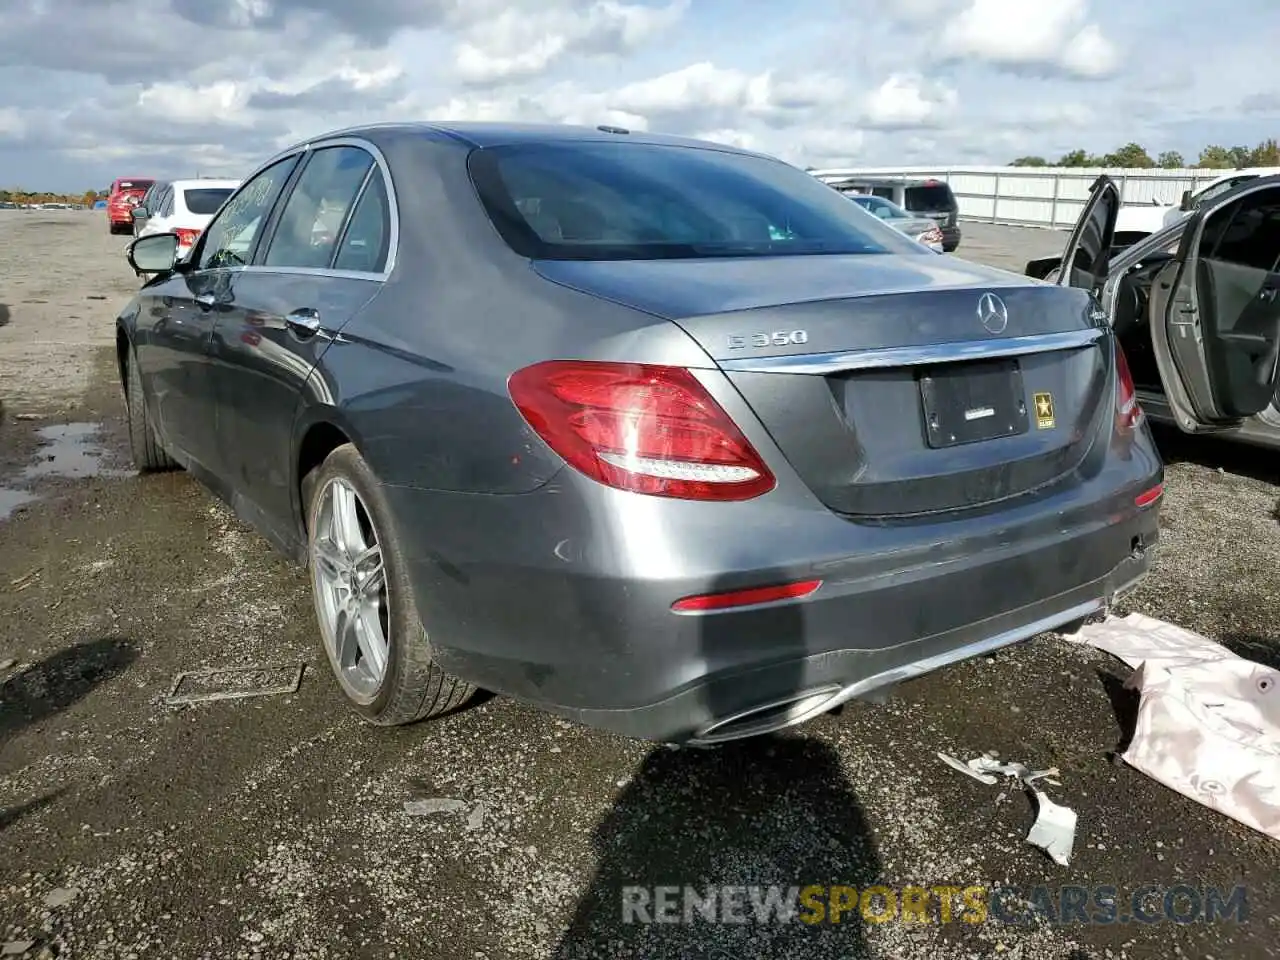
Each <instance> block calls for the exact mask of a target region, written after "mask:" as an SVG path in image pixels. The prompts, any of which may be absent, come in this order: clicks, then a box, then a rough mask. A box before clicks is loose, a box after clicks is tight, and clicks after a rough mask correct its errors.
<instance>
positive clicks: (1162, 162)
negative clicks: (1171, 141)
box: [1156, 150, 1187, 170]
mask: <svg viewBox="0 0 1280 960" xmlns="http://www.w3.org/2000/svg"><path fill="white" fill-rule="evenodd" d="M1186 165H1187V163H1186V161H1185V160H1183V159H1182V154H1180V153H1179V152H1178V151H1177V150H1164V151H1161V153H1160V156H1158V157H1156V166H1157V167H1164V168H1165V169H1166V170H1177V169H1179V168H1181V167H1185V166H1186Z"/></svg>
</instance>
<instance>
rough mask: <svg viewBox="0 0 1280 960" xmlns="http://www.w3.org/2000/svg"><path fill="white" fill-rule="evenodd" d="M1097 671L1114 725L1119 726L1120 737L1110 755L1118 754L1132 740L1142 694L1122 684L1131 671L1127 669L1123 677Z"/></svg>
mask: <svg viewBox="0 0 1280 960" xmlns="http://www.w3.org/2000/svg"><path fill="white" fill-rule="evenodd" d="M1097 673H1098V679H1099V680H1100V681H1101V682H1102V688H1103V689H1104V690H1105V691H1106V693H1107V698H1108V699H1109V700H1110V701H1111V710H1112V712H1113V713H1115V716H1116V725H1117V726H1118V727H1119V728H1120V737H1119V739H1118V740H1117V741H1116V745H1115V747H1114V749H1113V750H1112V751H1111V755H1112V756H1119V755H1120V754H1122V753H1124V752H1125V751H1126V750H1128V749H1129V744H1130V743H1131V742H1132V741H1133V734H1134V732H1135V729H1136V727H1137V725H1138V708H1139V707H1140V706H1141V704H1142V694H1141V693H1140V692H1139V691H1137V690H1133V689H1130V688H1128V687H1126V686H1125V685H1124V684H1125V680H1126V679H1127V677H1128V675H1129V673H1132V671H1128V672H1127V673H1126V674H1125V676H1123V677H1122V676H1119V675H1118V674H1116V673H1114V672H1112V671H1110V670H1105V669H1101V668H1100V669H1099V670H1098V671H1097Z"/></svg>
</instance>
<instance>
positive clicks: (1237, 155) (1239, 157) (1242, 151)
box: [1228, 147, 1253, 169]
mask: <svg viewBox="0 0 1280 960" xmlns="http://www.w3.org/2000/svg"><path fill="white" fill-rule="evenodd" d="M1228 152H1229V153H1230V154H1231V165H1232V166H1233V167H1235V168H1236V169H1239V168H1240V167H1247V166H1249V158H1250V157H1252V156H1253V151H1252V150H1250V149H1249V148H1248V147H1232V148H1231V149H1230V150H1229V151H1228Z"/></svg>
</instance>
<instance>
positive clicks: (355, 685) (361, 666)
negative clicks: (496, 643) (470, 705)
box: [302, 443, 476, 726]
mask: <svg viewBox="0 0 1280 960" xmlns="http://www.w3.org/2000/svg"><path fill="white" fill-rule="evenodd" d="M302 489H303V496H304V498H305V502H306V506H307V567H308V569H309V571H310V573H311V593H312V600H313V603H314V605H315V610H316V621H317V626H318V628H319V631H320V641H321V646H322V647H323V648H324V652H325V656H326V658H327V659H328V661H329V667H330V669H331V670H332V671H333V674H334V679H335V680H336V681H337V683H338V687H339V689H340V690H341V691H342V693H343V695H344V696H345V697H346V699H347V702H348V703H349V704H350V706H351V708H352V709H353V710H354V711H355V712H356V713H357V714H359V715H360V716H361V717H362V718H364V719H365V720H367V721H368V722H370V723H373V724H376V725H378V726H398V725H401V724H406V723H413V722H414V721H416V720H422V719H424V718H427V717H438V716H440V715H442V714H445V713H448V712H450V711H452V710H455V709H457V708H458V707H460V706H462V705H463V704H464V703H465V702H466V701H467V700H469V699H470V698H471V696H472V695H473V694H474V693H475V691H476V688H475V687H474V686H473V685H471V684H470V683H467V682H466V681H465V680H459V679H457V678H455V677H452V676H450V675H449V674H447V673H445V672H444V671H443V670H441V669H440V667H439V666H437V665H436V663H435V661H434V659H433V658H432V655H431V642H430V640H429V639H428V637H427V632H426V629H425V628H424V627H423V625H422V621H421V620H420V619H419V618H418V611H417V607H416V605H415V603H414V599H413V591H412V588H411V587H410V584H409V578H408V564H407V562H406V561H405V559H404V554H403V552H402V550H401V547H400V543H399V541H398V540H397V539H396V534H395V529H394V526H393V524H392V522H391V512H390V509H389V508H388V506H387V502H386V499H385V498H384V496H383V494H382V487H381V485H380V484H379V482H378V480H377V478H376V477H375V476H374V474H373V471H372V470H371V469H370V468H369V465H368V464H367V463H365V461H364V458H363V457H361V456H360V454H359V453H358V452H357V451H356V448H355V447H354V446H352V445H351V444H349V443H348V444H343V445H342V446H340V447H338V448H337V449H335V450H334V451H333V452H332V453H330V454H329V456H328V457H326V458H325V460H324V462H323V463H322V464H321V465H320V466H319V467H317V468H315V470H313V471H311V473H309V474H308V475H307V477H306V478H305V479H304V481H303V485H302ZM348 493H350V494H354V497H355V503H356V516H357V519H358V521H359V523H358V525H359V528H360V533H359V535H358V536H359V537H360V538H362V539H359V540H357V539H356V537H354V536H353V537H350V538H347V539H350V540H355V541H356V543H355V549H347V550H344V549H343V547H342V545H341V542H340V541H342V540H343V539H344V538H343V537H342V536H341V535H338V534H335V533H334V527H333V523H332V520H333V516H334V503H335V501H336V499H337V498H340V497H341V498H345V497H346V496H347V495H348ZM373 544H376V546H377V547H378V549H379V554H380V558H381V564H382V567H381V569H382V574H383V579H382V587H381V590H380V591H378V594H379V595H378V599H377V600H376V602H373V601H372V600H370V601H366V603H367V605H362V606H361V607H360V609H361V610H362V611H364V612H363V614H362V615H361V616H360V617H355V618H351V619H346V615H345V614H340V613H335V610H337V609H338V608H340V607H343V603H344V601H343V600H342V599H340V597H341V596H343V595H344V593H343V591H344V588H341V587H335V585H334V584H335V581H341V580H342V579H343V577H344V576H346V577H348V582H349V583H350V584H354V583H356V582H358V581H350V580H349V577H350V569H351V568H350V567H348V568H345V573H339V574H337V575H336V577H335V575H334V569H335V566H336V567H338V568H340V569H341V568H342V563H344V562H346V563H349V562H350V555H351V554H352V553H355V552H357V551H358V548H360V547H371V545H373ZM343 558H345V560H344V559H343ZM374 582H376V577H372V578H369V579H367V580H366V583H374ZM354 589H355V588H354V586H350V587H348V588H346V592H345V596H348V597H349V596H351V595H353V593H354ZM343 609H346V608H343ZM339 618H343V619H339ZM345 622H356V623H358V624H360V626H357V627H353V628H350V629H346V630H344V629H343V628H342V624H343V623H345ZM371 623H375V624H376V625H374V626H369V624H371ZM379 633H380V634H381V638H380V639H381V640H382V641H383V642H384V643H385V645H384V646H381V649H382V650H383V651H384V666H383V667H382V669H381V671H380V675H379V670H378V668H377V663H376V654H375V656H374V657H370V656H369V655H368V654H367V653H366V650H368V649H370V646H369V645H370V644H374V645H375V646H377V645H378V634H379ZM339 635H341V636H343V637H346V638H349V642H347V643H344V644H341V646H342V647H343V650H344V651H345V653H344V652H340V651H339V646H340V643H339V640H338V637H339ZM357 635H358V636H362V637H363V638H364V645H361V644H360V643H359V642H357V641H356V640H355V639H354V638H355V637H356V636H357Z"/></svg>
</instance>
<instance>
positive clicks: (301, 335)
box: [284, 307, 320, 340]
mask: <svg viewBox="0 0 1280 960" xmlns="http://www.w3.org/2000/svg"><path fill="white" fill-rule="evenodd" d="M284 322H285V324H286V325H287V326H288V327H289V329H290V330H291V331H292V332H293V335H294V336H295V337H297V338H298V339H299V340H309V339H311V338H312V337H314V336H315V335H316V334H317V333H319V332H320V311H319V310H316V309H315V308H314V307H299V308H298V309H297V310H294V311H293V312H292V313H290V314H288V315H287V316H286V317H285V318H284Z"/></svg>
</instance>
